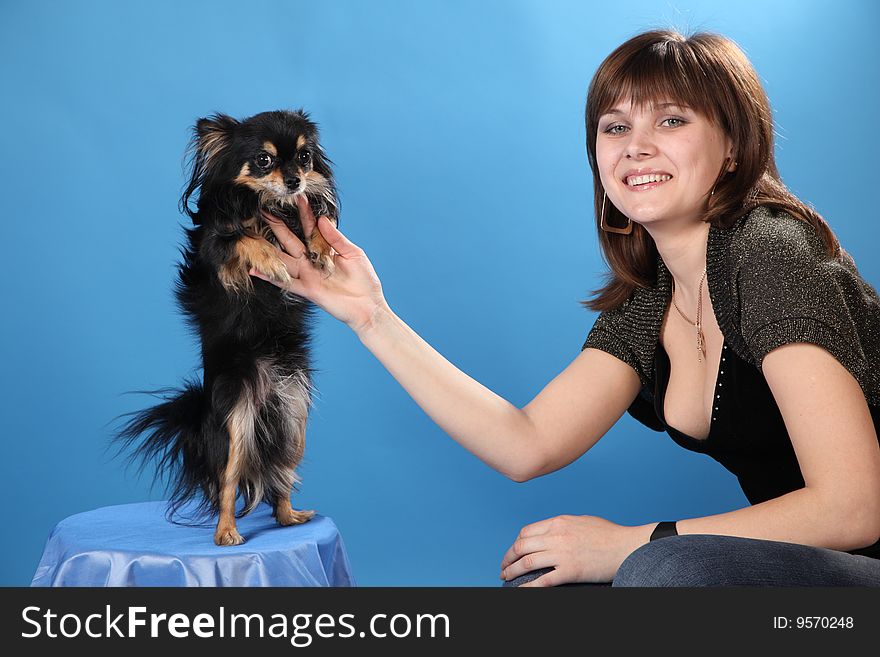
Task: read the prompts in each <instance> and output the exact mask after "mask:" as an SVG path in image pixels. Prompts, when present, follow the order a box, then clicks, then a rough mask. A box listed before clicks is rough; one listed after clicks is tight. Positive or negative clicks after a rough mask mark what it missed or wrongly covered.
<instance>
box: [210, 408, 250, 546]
mask: <svg viewBox="0 0 880 657" xmlns="http://www.w3.org/2000/svg"><path fill="white" fill-rule="evenodd" d="M236 419H237V418H236V415H235V414H233V416H232V417H231V418H230V419H229V422H227V424H226V426H227V427H228V429H229V458H228V459H227V462H226V468H225V469H224V470H223V476H222V479H221V481H220V519H219V520H218V522H217V530H216V531H215V532H214V543H216V544H217V545H241V544H242V543H244V539H243V538H242V537H241V534H239V533H238V530H237V529H236V527H235V497H236V491H237V490H238V480H239V478H240V476H241V466H242V435H241V427H240V426H239V424H240V423H239V422H236Z"/></svg>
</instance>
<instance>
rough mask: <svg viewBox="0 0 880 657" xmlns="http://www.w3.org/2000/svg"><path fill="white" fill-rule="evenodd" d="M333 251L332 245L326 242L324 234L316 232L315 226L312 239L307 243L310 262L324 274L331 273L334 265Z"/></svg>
mask: <svg viewBox="0 0 880 657" xmlns="http://www.w3.org/2000/svg"><path fill="white" fill-rule="evenodd" d="M334 254H335V251H334V250H333V247H332V246H330V245H329V244H328V243H327V240H325V239H324V236H323V235H321V233H319V232H318V230H317V228H316V229H315V232H314V233H313V234H312V239H311V240H309V243H308V255H309V260H311V261H312V264H313V265H314V266H315V267H317V268H318V269H320V270H321V271H323V272H324V275H325V276H329V275H330V274H332V273H333V269H334V267H335V265H334V264H333V255H334Z"/></svg>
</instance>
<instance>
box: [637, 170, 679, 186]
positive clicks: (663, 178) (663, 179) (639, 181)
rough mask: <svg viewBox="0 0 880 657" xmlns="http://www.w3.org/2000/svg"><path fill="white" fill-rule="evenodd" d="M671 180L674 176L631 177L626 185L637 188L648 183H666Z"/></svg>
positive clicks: (655, 174)
mask: <svg viewBox="0 0 880 657" xmlns="http://www.w3.org/2000/svg"><path fill="white" fill-rule="evenodd" d="M670 178H672V176H668V175H666V174H661V173H649V174H646V175H644V176H630V177H629V178H627V179H626V184H627V185H629V186H630V187H635V186H636V185H644V184H646V183H653V182H666V181H667V180H669V179H670Z"/></svg>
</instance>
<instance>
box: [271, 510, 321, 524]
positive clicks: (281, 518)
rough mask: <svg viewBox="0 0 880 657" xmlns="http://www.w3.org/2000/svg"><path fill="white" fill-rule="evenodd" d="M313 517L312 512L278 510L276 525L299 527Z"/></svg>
mask: <svg viewBox="0 0 880 657" xmlns="http://www.w3.org/2000/svg"><path fill="white" fill-rule="evenodd" d="M314 516H315V512H314V511H294V510H293V509H279V510H278V515H277V516H276V518H277V520H278V524H279V525H282V526H284V527H289V526H290V525H301V524H303V523H304V522H308V521H309V520H311V519H312V518H313V517H314Z"/></svg>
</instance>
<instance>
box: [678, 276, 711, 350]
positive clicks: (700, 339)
mask: <svg viewBox="0 0 880 657" xmlns="http://www.w3.org/2000/svg"><path fill="white" fill-rule="evenodd" d="M704 278H706V268H705V267H704V268H703V275H702V276H700V285H699V287H698V296H697V321H696V322H692V321H691V320H690V319H689V318H688V316H687V315H685V314H684V313H683V312H681V308H679V307H678V304H677V303H675V277H674V276H673V277H672V305H673V306H675V309H676V310H677V311H678V314H679V315H681V316H682V317H683V318H684V321H686V322H687V323H688V324H693V325H694V326H695V327H696V329H697V360H698V361H699V362H701V363H702V362H703V356H705V355H706V337H705V336H704V335H703V279H704Z"/></svg>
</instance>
